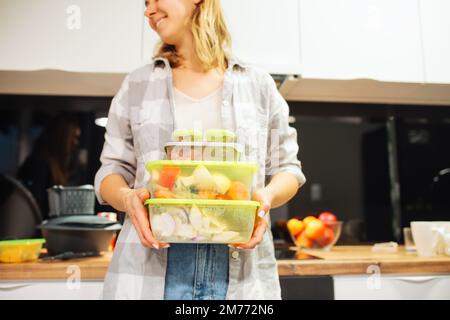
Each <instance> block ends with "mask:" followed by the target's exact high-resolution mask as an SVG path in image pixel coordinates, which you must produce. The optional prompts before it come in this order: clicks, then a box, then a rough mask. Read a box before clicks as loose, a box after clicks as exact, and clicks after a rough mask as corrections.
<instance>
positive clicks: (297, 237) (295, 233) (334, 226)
mask: <svg viewBox="0 0 450 320" xmlns="http://www.w3.org/2000/svg"><path fill="white" fill-rule="evenodd" d="M342 224H343V222H342V221H338V220H337V219H336V216H334V215H332V214H330V213H326V214H324V215H322V214H321V215H320V216H319V218H316V217H313V216H309V217H306V218H305V219H303V220H301V219H298V218H292V219H289V221H288V223H287V228H288V231H289V234H290V236H291V238H292V241H293V242H294V244H295V245H296V247H297V248H299V249H317V250H323V251H329V250H330V249H331V248H332V247H333V246H334V245H335V244H336V242H337V241H338V240H339V237H340V235H341V230H342Z"/></svg>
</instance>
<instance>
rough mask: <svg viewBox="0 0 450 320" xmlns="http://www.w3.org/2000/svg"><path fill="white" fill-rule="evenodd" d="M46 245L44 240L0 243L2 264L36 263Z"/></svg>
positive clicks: (0, 260)
mask: <svg viewBox="0 0 450 320" xmlns="http://www.w3.org/2000/svg"><path fill="white" fill-rule="evenodd" d="M44 243H45V240H44V239H23V240H6V241H0V262H26V261H36V260H37V259H38V258H39V254H40V252H41V249H42V245H43V244H44Z"/></svg>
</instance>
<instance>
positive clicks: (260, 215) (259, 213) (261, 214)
mask: <svg viewBox="0 0 450 320" xmlns="http://www.w3.org/2000/svg"><path fill="white" fill-rule="evenodd" d="M265 215H266V212H265V211H264V210H260V211H259V212H258V216H259V217H260V218H263V217H264V216H265Z"/></svg>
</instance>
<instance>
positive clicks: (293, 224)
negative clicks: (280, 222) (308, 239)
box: [287, 218, 305, 237]
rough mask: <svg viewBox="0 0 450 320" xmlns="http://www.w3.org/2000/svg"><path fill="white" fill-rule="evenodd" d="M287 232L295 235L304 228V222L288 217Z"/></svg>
mask: <svg viewBox="0 0 450 320" xmlns="http://www.w3.org/2000/svg"><path fill="white" fill-rule="evenodd" d="M287 228H288V230H289V232H290V233H291V234H292V235H293V236H294V237H296V236H297V235H299V234H300V232H302V231H303V230H304V229H305V224H304V223H303V221H300V220H298V219H296V218H292V219H289V220H288V222H287Z"/></svg>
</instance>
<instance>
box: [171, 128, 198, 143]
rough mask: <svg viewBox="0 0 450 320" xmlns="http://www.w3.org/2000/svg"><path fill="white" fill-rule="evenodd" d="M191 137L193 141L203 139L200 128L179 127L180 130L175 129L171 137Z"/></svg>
mask: <svg viewBox="0 0 450 320" xmlns="http://www.w3.org/2000/svg"><path fill="white" fill-rule="evenodd" d="M188 136H191V137H193V140H194V141H201V140H203V133H202V132H201V131H200V130H194V129H187V130H184V129H181V130H175V131H174V132H173V137H174V139H175V140H178V138H179V137H188Z"/></svg>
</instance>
